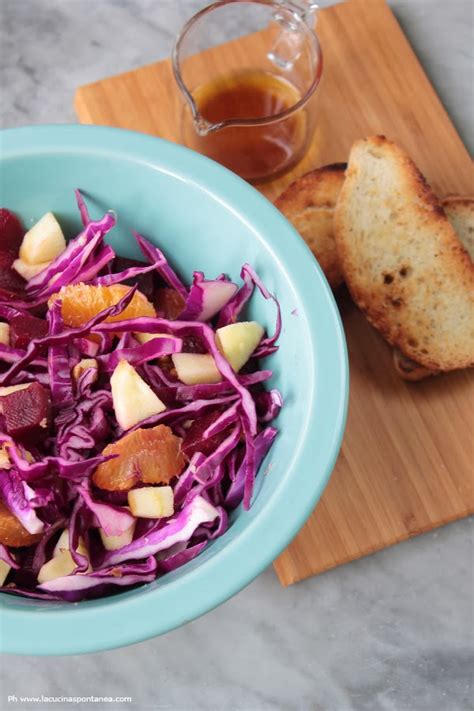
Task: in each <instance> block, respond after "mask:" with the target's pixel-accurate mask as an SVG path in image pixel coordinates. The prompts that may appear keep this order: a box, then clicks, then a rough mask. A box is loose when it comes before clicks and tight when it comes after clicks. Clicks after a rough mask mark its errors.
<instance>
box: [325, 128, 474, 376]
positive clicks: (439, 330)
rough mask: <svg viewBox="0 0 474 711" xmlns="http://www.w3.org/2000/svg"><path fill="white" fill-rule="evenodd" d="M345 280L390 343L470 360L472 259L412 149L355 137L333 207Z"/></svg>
mask: <svg viewBox="0 0 474 711" xmlns="http://www.w3.org/2000/svg"><path fill="white" fill-rule="evenodd" d="M335 237H336V244H337V250H338V255H339V259H340V261H341V265H342V269H343V272H344V277H345V281H346V283H347V286H348V288H349V290H350V292H351V295H352V297H353V299H354V301H355V302H356V304H357V305H358V306H359V308H360V309H361V310H362V311H363V312H364V313H365V314H366V316H367V318H368V320H369V321H370V322H371V323H372V324H373V325H374V326H375V327H376V328H377V329H378V330H379V331H380V332H381V333H382V335H383V336H384V337H385V338H386V339H387V341H388V342H389V343H391V344H392V345H393V346H396V347H397V348H399V349H400V350H401V352H402V353H403V354H404V355H405V356H407V357H408V358H411V359H412V360H414V361H416V362H417V363H419V364H420V365H422V366H424V367H425V368H428V369H429V370H442V371H445V370H454V369H456V368H464V367H468V366H471V365H473V361H474V332H473V327H474V319H473V315H474V267H473V264H472V262H471V260H470V258H469V255H468V253H467V252H466V250H465V249H464V248H463V246H462V244H461V243H460V241H459V240H458V238H457V236H456V233H455V231H454V229H453V227H452V226H451V225H450V224H449V221H448V219H447V217H446V215H445V213H444V210H443V208H442V207H441V203H440V202H439V201H438V199H437V198H436V196H435V195H434V194H433V192H432V191H431V189H430V188H429V186H428V185H427V184H426V181H425V180H424V178H423V176H422V175H421V173H420V172H419V171H418V169H417V168H416V166H415V164H414V163H413V161H412V160H411V159H410V158H409V156H408V155H407V154H406V153H405V152H404V151H403V150H402V149H401V148H399V147H398V146H396V145H395V144H394V143H392V142H391V141H389V140H387V139H386V138H385V137H383V136H374V137H371V138H368V139H365V140H361V141H356V143H355V144H354V145H353V147H352V150H351V153H350V158H349V165H348V169H347V171H346V179H345V181H344V184H343V187H342V190H341V192H340V195H339V199H338V203H337V207H336V211H335Z"/></svg>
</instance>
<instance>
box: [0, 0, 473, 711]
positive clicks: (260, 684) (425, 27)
mask: <svg viewBox="0 0 474 711" xmlns="http://www.w3.org/2000/svg"><path fill="white" fill-rule="evenodd" d="M370 1H371V0H366V2H370ZM325 4H330V3H328V2H322V3H321V5H325ZM203 5H204V3H203V2H198V1H195V0H1V3H0V32H1V36H0V58H1V70H2V75H1V79H0V82H1V83H0V86H1V89H2V92H1V99H2V100H1V106H0V111H1V123H2V125H3V126H19V125H22V124H32V123H58V122H61V123H63V122H72V121H74V120H75V117H74V113H73V109H72V99H73V92H74V88H75V87H76V86H78V85H80V84H84V83H87V82H90V81H94V80H96V79H99V78H101V77H103V76H106V75H110V74H115V73H117V72H119V71H124V70H127V69H130V68H133V67H136V66H139V65H141V64H144V63H147V62H151V61H153V60H155V59H157V58H161V57H165V56H167V55H168V54H169V52H170V48H171V45H172V40H173V37H174V35H175V34H176V32H177V30H178V29H179V27H180V26H181V25H182V24H183V22H184V21H185V19H186V18H187V17H189V16H190V15H191V14H192V13H193V12H194V11H195V10H196V9H198V8H199V7H202V6H203ZM391 5H392V7H393V9H394V11H395V13H396V15H397V17H398V19H399V20H400V22H401V24H402V26H403V28H404V30H405V32H406V34H407V36H408V38H409V39H410V41H411V42H412V44H413V46H414V48H415V50H416V52H417V54H418V56H419V58H420V59H421V61H422V63H423V66H424V67H425V69H426V71H427V73H428V75H429V77H430V79H431V80H432V82H433V83H434V86H435V88H436V90H437V91H438V93H439V95H440V97H441V99H442V100H443V102H444V104H445V106H446V107H447V109H448V111H449V113H450V115H451V117H452V119H453V121H454V123H455V125H456V127H457V128H458V130H459V132H460V134H461V136H462V138H463V140H464V142H465V143H466V145H467V147H468V148H469V149H470V150H471V151H472V150H473V148H474V120H473V119H474V92H473V69H472V67H473V63H472V53H471V49H470V48H471V44H472V26H473V12H474V10H473V4H472V0H450V2H445V0H393V2H391ZM472 540H473V536H472V521H470V520H465V521H460V522H457V523H454V524H451V525H449V526H446V527H445V528H443V529H440V530H438V531H435V532H432V533H429V534H426V535H424V536H420V537H418V538H415V539H413V540H411V541H408V542H406V543H402V544H400V545H398V546H396V547H394V548H391V549H388V550H385V551H382V552H380V553H377V554H375V555H373V556H370V557H368V558H365V559H362V560H359V561H356V562H354V563H351V564H349V565H345V566H343V567H340V568H338V569H336V570H332V571H330V572H328V573H325V574H323V575H320V576H318V577H315V578H312V579H309V580H306V581H304V582H302V583H299V584H297V585H294V586H292V587H290V588H287V589H284V588H282V587H281V586H280V584H279V582H278V580H277V578H276V576H275V574H274V573H273V570H272V569H268V570H266V571H265V572H264V573H263V574H262V575H260V577H258V578H257V579H256V580H255V581H254V582H253V583H252V584H251V585H249V586H248V587H247V588H246V589H245V590H244V591H242V592H241V593H239V594H238V595H236V596H235V597H234V598H232V599H231V600H230V601H228V602H227V603H226V604H224V605H222V606H221V607H219V608H218V609H216V610H214V611H213V612H211V613H209V614H208V615H206V616H204V617H203V618H201V619H199V620H196V621H194V622H192V623H190V624H188V625H186V626H185V627H183V628H181V629H179V630H176V631H174V632H172V633H170V634H168V635H166V636H164V637H161V638H157V639H153V640H150V641H148V642H144V643H141V644H138V645H135V646H133V647H128V648H125V649H119V650H115V651H111V652H106V653H102V654H93V655H88V656H81V657H63V658H41V659H39V658H34V657H21V658H17V657H5V658H4V659H3V661H2V664H1V665H0V672H1V677H0V678H1V687H0V694H1V697H2V698H1V701H0V707H1V708H3V709H7V708H12V709H17V710H18V711H20V709H27V708H33V707H34V706H35V704H25V705H22V704H21V703H20V702H17V703H8V696H9V695H16V696H17V697H20V696H22V695H23V696H24V695H30V696H36V695H41V694H43V695H44V696H60V695H66V696H74V695H75V696H88V695H94V696H128V697H131V698H132V701H131V702H127V703H122V704H104V705H102V704H89V703H84V704H81V705H80V706H79V708H81V709H95V710H96V711H99V709H103V708H104V709H105V708H108V709H111V708H112V707H113V708H114V710H115V709H121V710H122V711H128V710H129V709H130V710H133V711H142V710H143V711H145V710H146V709H170V710H172V711H221V710H222V711H267V710H268V711H270V710H271V711H273V710H278V711H280V710H281V711H425V710H426V711H467V709H469V708H471V704H472V698H473V697H472V675H473V671H472V670H473V662H474V654H473V610H472V584H473V574H472ZM40 706H41V708H43V709H45V710H46V709H50V708H51V709H53V708H55V709H59V708H61V709H65V708H70V707H71V706H70V705H66V704H64V705H62V704H58V703H55V704H48V703H43V704H41V705H40Z"/></svg>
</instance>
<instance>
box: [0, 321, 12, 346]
mask: <svg viewBox="0 0 474 711" xmlns="http://www.w3.org/2000/svg"><path fill="white" fill-rule="evenodd" d="M0 343H2V344H3V345H4V346H9V345H10V326H9V325H8V323H0Z"/></svg>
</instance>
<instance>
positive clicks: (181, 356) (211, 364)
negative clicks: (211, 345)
mask: <svg viewBox="0 0 474 711" xmlns="http://www.w3.org/2000/svg"><path fill="white" fill-rule="evenodd" d="M171 358H172V360H173V365H174V367H175V368H176V373H177V374H178V378H179V379H180V380H181V382H182V383H184V384H185V385H197V384H203V383H219V382H220V381H221V380H222V375H221V374H220V372H219V370H218V369H217V365H216V362H215V360H214V358H213V357H212V355H211V354H210V353H174V354H173V355H172V356H171Z"/></svg>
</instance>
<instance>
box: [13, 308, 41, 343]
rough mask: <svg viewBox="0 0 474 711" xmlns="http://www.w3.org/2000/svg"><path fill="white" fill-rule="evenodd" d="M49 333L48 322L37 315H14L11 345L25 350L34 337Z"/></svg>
mask: <svg viewBox="0 0 474 711" xmlns="http://www.w3.org/2000/svg"><path fill="white" fill-rule="evenodd" d="M47 335H48V324H47V322H46V321H45V320H44V319H42V318H36V316H30V315H25V316H14V317H13V318H12V319H11V321H10V345H11V347H12V348H22V349H23V350H25V349H26V348H27V347H28V344H29V343H30V341H32V340H33V339H34V338H44V336H47Z"/></svg>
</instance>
